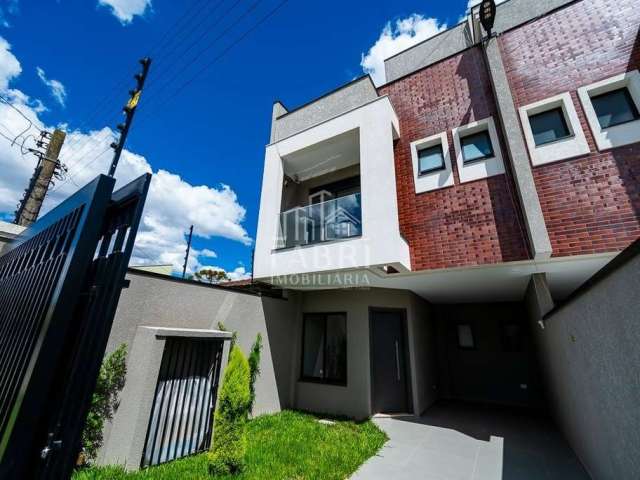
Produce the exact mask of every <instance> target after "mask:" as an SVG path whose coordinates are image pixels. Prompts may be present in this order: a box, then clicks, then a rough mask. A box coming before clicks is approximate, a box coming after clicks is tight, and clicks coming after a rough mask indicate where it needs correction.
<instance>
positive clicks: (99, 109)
mask: <svg viewBox="0 0 640 480" xmlns="http://www.w3.org/2000/svg"><path fill="white" fill-rule="evenodd" d="M207 1H208V0H204V1H202V0H200V1H196V2H194V3H193V4H191V6H190V7H188V8H187V10H186V11H185V12H184V13H183V15H182V16H181V17H180V18H179V19H178V20H177V21H176V22H174V23H173V24H172V25H171V27H170V28H168V29H167V30H165V32H164V35H163V36H162V38H161V39H160V40H158V41H155V42H153V43H152V45H151V46H150V47H149V50H148V51H149V53H150V54H151V53H152V52H153V51H155V50H157V49H158V48H159V47H160V46H162V44H163V43H164V42H166V40H167V39H169V38H171V36H170V33H171V32H172V31H173V30H175V29H176V27H177V26H178V25H179V24H180V23H181V21H182V20H183V19H185V18H187V17H189V16H191V17H193V16H194V15H195V14H197V13H201V11H200V10H198V9H197V8H196V7H198V6H200V5H201V4H202V3H206V2H207ZM186 27H188V22H187V23H185V24H184V25H183V26H182V28H181V29H179V30H178V31H177V32H176V34H175V37H174V39H177V36H178V35H179V33H180V32H181V31H182V30H183V29H184V28H186ZM177 40H179V39H177ZM176 43H179V41H178V42H176ZM169 44H170V42H169ZM148 56H150V55H148ZM128 81H129V76H128V75H126V76H124V77H123V78H121V79H120V80H119V81H118V82H117V83H116V85H115V86H114V87H113V88H112V89H111V90H110V91H109V92H108V93H107V94H105V95H104V96H103V97H102V99H101V100H99V101H98V102H97V103H96V104H95V107H94V108H93V109H90V110H88V112H89V113H88V114H87V115H85V118H84V120H82V121H81V122H80V123H79V124H78V125H77V126H76V127H75V128H74V131H81V130H82V129H84V128H85V127H86V126H88V124H89V123H90V122H91V121H93V120H95V119H96V118H97V117H99V116H100V115H99V114H102V113H103V112H104V111H105V110H106V108H108V107H107V105H108V104H109V102H110V101H112V100H114V99H115V96H116V95H117V94H118V92H120V91H121V90H122V89H123V88H124V87H125V86H126V85H127V82H128ZM105 107H106V108H105ZM117 114H118V111H113V112H112V113H111V114H110V115H109V116H108V117H107V119H106V121H105V122H104V123H105V125H106V124H109V123H112V122H113V121H114V119H115V117H116V115H117ZM104 138H106V136H105V137H104ZM104 138H103V139H104ZM90 140H91V139H90V138H84V139H83V138H76V139H74V140H73V141H71V142H69V143H68V144H67V149H69V148H73V147H75V146H77V145H78V144H79V143H82V144H83V145H82V148H84V146H85V145H86V144H87V143H89V141H90ZM71 158H75V155H73V157H69V160H70V159H71Z"/></svg>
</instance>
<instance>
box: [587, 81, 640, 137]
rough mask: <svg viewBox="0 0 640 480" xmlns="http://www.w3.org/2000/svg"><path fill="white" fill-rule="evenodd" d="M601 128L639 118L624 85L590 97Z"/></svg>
mask: <svg viewBox="0 0 640 480" xmlns="http://www.w3.org/2000/svg"><path fill="white" fill-rule="evenodd" d="M591 103H592V105H593V109H594V110H595V112H596V115H597V117H598V122H599V123H600V127H601V128H609V127H615V126H616V125H621V124H623V123H627V122H632V121H634V120H637V119H638V118H640V115H639V114H638V109H637V108H636V105H635V103H634V102H633V98H631V94H630V93H629V90H628V89H627V88H626V87H623V88H619V89H617V90H612V91H610V92H606V93H602V94H600V95H595V96H593V97H591Z"/></svg>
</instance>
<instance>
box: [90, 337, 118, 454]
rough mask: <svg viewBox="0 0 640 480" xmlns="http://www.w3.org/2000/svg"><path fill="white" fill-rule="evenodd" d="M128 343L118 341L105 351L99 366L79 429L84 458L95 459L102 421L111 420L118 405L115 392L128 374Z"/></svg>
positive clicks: (99, 445)
mask: <svg viewBox="0 0 640 480" xmlns="http://www.w3.org/2000/svg"><path fill="white" fill-rule="evenodd" d="M126 357H127V346H126V345H125V344H122V345H120V346H119V347H118V348H117V349H116V350H114V351H113V352H112V353H111V354H110V355H108V356H107V357H106V358H105V359H104V361H103V362H102V365H101V366H100V373H99V374H98V380H97V382H96V389H95V391H94V393H93V397H92V398H91V406H90V407H89V413H88V415H87V420H86V422H85V425H84V430H83V432H82V450H83V454H84V457H85V459H86V460H94V459H95V458H96V455H97V454H98V450H99V449H100V447H102V442H103V438H102V430H103V428H104V422H105V421H107V420H111V419H112V418H113V414H114V413H115V411H116V410H117V409H118V403H119V401H118V395H119V393H120V391H121V390H122V388H123V387H124V382H125V377H126V375H127V366H126V363H125V360H126Z"/></svg>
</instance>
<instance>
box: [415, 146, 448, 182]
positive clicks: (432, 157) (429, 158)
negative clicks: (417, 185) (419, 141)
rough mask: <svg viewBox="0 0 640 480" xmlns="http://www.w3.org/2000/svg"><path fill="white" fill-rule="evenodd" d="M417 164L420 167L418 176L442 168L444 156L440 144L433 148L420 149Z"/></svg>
mask: <svg viewBox="0 0 640 480" xmlns="http://www.w3.org/2000/svg"><path fill="white" fill-rule="evenodd" d="M418 163H419V166H420V175H422V174H424V173H428V172H433V171H435V170H441V169H443V168H444V154H443V152H442V144H440V143H439V144H437V145H434V146H433V147H427V148H422V149H419V150H418Z"/></svg>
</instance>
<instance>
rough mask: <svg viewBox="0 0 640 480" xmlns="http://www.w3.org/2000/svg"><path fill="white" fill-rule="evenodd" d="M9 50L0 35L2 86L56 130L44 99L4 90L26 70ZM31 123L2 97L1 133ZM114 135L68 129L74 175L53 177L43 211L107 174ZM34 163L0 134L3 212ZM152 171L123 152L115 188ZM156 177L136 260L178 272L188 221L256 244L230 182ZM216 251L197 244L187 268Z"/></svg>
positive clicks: (163, 173) (11, 206) (202, 231)
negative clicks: (212, 183) (42, 108)
mask: <svg viewBox="0 0 640 480" xmlns="http://www.w3.org/2000/svg"><path fill="white" fill-rule="evenodd" d="M9 49H10V46H9V44H8V43H7V42H6V41H4V40H3V39H2V37H0V86H2V85H5V88H4V89H0V91H2V94H3V95H4V96H5V97H6V98H9V99H10V101H11V104H12V105H13V106H15V107H16V108H18V109H20V111H22V112H23V113H24V114H25V115H26V116H27V117H29V118H31V119H33V120H34V121H35V122H36V126H37V127H38V128H45V127H46V128H47V129H50V130H52V129H53V127H52V126H46V125H44V124H43V122H42V121H41V120H40V119H39V117H38V114H39V109H40V108H39V107H40V105H41V104H38V103H37V102H36V101H33V100H31V99H30V98H29V97H28V96H27V95H26V94H24V93H23V92H21V91H20V90H15V89H8V88H7V87H8V85H9V82H10V81H11V79H13V78H15V77H16V76H17V75H19V73H20V71H21V68H20V63H19V61H18V60H17V59H16V58H15V56H14V55H13V54H12V53H11V51H10V50H9ZM27 127H29V122H28V121H26V120H25V119H24V118H23V117H22V116H21V115H20V114H19V113H18V112H17V111H16V110H14V109H13V108H11V107H10V106H9V105H7V104H5V103H2V102H0V132H2V133H3V134H5V135H7V136H9V137H10V138H13V137H14V136H15V135H17V134H18V133H19V132H22V131H24V130H25V129H26V128H27ZM34 134H37V131H36V130H35V129H33V128H32V129H31V130H30V132H27V133H25V134H24V135H23V136H21V137H20V138H19V139H18V143H21V142H22V140H23V139H25V138H26V137H27V136H29V135H34ZM115 140H116V132H114V131H113V130H112V129H111V128H108V127H104V128H102V129H100V130H94V131H88V132H85V131H78V130H75V131H70V132H68V134H67V139H66V141H65V143H64V146H63V148H62V151H61V154H60V158H61V160H62V161H63V162H64V163H65V164H66V165H67V166H68V167H69V175H68V177H67V179H66V180H62V181H61V180H56V181H55V185H54V186H53V188H52V189H51V190H50V192H49V194H48V195H47V198H46V200H45V203H44V206H43V210H42V213H43V214H44V213H46V211H48V210H50V209H51V208H53V207H54V206H55V205H57V204H58V203H59V202H60V201H62V200H64V199H65V198H66V197H68V196H69V195H71V194H73V193H74V192H75V191H77V190H78V188H79V187H80V186H83V185H85V184H86V183H88V182H89V181H91V180H92V179H93V178H94V177H95V176H96V175H97V174H99V173H105V172H107V170H108V167H109V164H110V162H111V158H112V150H111V149H110V147H109V145H110V144H111V142H113V141H115ZM26 145H27V146H31V147H32V146H33V138H32V137H29V138H28V140H27V143H26ZM35 163H36V159H35V157H34V156H33V155H29V154H27V155H25V156H22V155H21V152H20V148H17V146H14V147H12V146H11V144H10V142H9V141H7V140H6V139H3V138H0V171H2V172H3V173H2V175H0V212H13V211H14V210H15V207H16V204H17V203H18V201H19V200H20V199H21V198H22V194H23V191H24V188H25V187H26V186H27V183H28V181H29V178H30V177H31V174H32V172H33V169H34V167H35ZM152 171H153V168H152V166H151V165H150V164H149V162H148V161H147V160H146V158H144V157H143V156H142V155H139V154H136V153H134V152H131V151H128V150H124V151H123V153H122V157H121V159H120V163H119V165H118V172H117V179H118V181H117V184H116V188H118V187H119V186H122V185H124V184H126V183H127V182H129V181H131V180H133V179H134V178H136V177H138V176H140V175H142V174H143V173H145V172H152ZM153 174H154V175H153V180H152V182H151V186H150V189H149V195H148V197H147V203H146V207H145V211H144V215H143V219H142V222H141V225H140V230H139V233H138V237H137V240H136V249H135V250H134V255H133V257H132V262H131V263H132V264H165V263H170V264H172V265H173V266H174V269H175V270H176V271H181V270H182V263H183V261H184V251H185V246H186V239H185V235H186V233H187V231H188V229H189V226H190V225H194V236H195V237H200V238H204V239H209V238H212V237H224V238H227V239H231V240H234V241H238V242H240V243H242V244H244V245H250V244H251V242H252V240H251V238H250V237H249V235H248V233H247V231H246V230H245V228H244V227H243V225H242V223H243V221H244V218H245V209H244V207H243V206H242V205H240V203H239V201H238V198H237V196H236V194H235V192H234V191H233V190H232V189H231V187H229V186H228V185H219V186H216V187H211V186H207V185H192V184H190V183H188V182H187V181H185V180H184V179H182V178H181V177H180V176H179V175H177V174H175V173H172V172H169V171H167V170H158V171H153ZM216 256H217V255H216V252H214V251H212V250H209V249H202V250H198V249H193V250H192V254H191V255H190V260H189V268H188V269H189V271H190V272H193V271H194V270H195V269H197V268H198V267H199V266H200V265H201V261H203V260H204V259H207V258H209V259H210V258H216ZM238 274H239V273H238ZM234 275H235V274H234Z"/></svg>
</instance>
